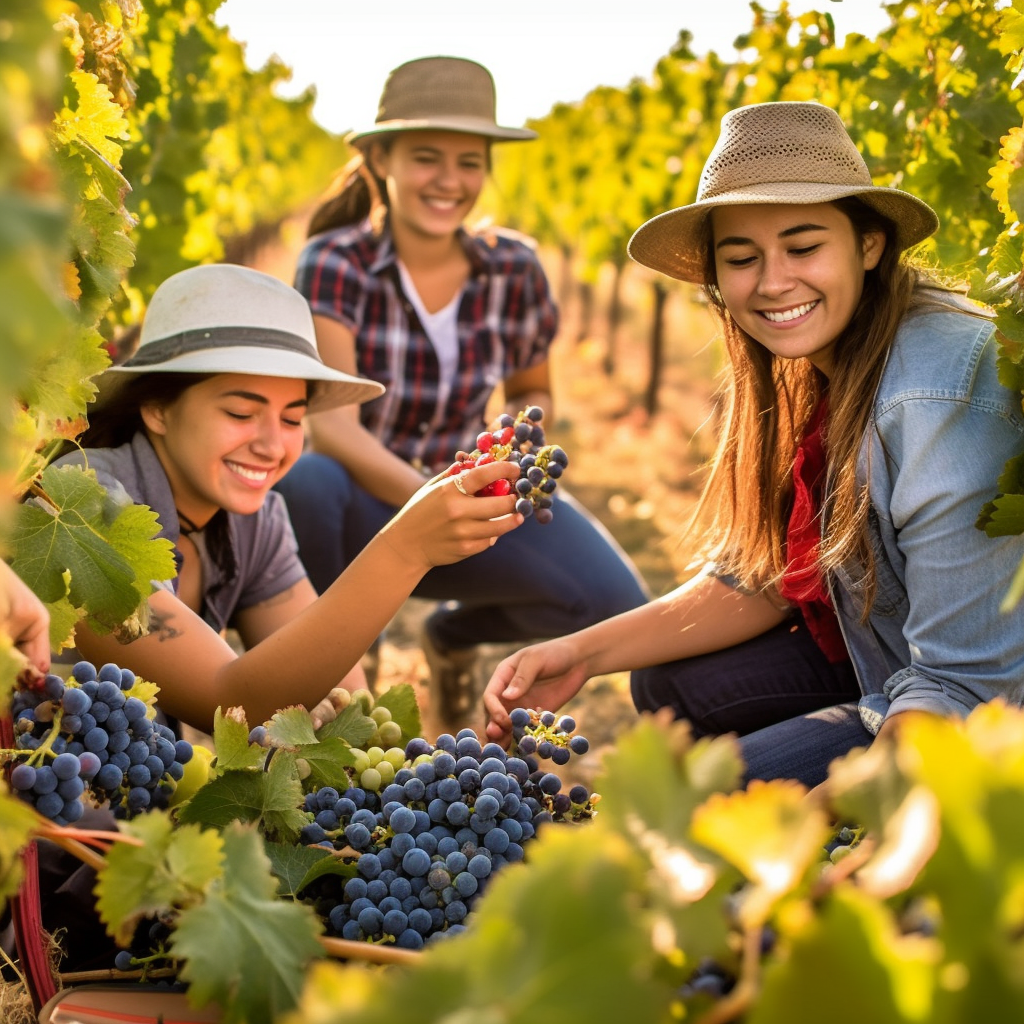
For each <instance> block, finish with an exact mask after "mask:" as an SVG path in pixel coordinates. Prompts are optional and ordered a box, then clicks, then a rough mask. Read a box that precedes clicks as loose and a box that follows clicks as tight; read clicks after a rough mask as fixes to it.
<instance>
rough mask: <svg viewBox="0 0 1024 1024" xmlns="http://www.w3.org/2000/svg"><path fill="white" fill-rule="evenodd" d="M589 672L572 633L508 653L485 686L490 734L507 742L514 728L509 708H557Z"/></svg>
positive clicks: (575, 689) (491, 737)
mask: <svg viewBox="0 0 1024 1024" xmlns="http://www.w3.org/2000/svg"><path fill="white" fill-rule="evenodd" d="M589 675H590V673H589V671H588V669H587V664H586V660H585V659H584V657H583V655H582V653H581V652H580V650H579V648H578V645H577V643H576V642H575V640H574V638H573V637H572V636H566V637H559V638H558V639H555V640H546V641H544V642H543V643H539V644H534V645H532V646H531V647H524V648H523V649H522V650H521V651H516V653H515V654H512V655H509V657H507V658H505V660H504V661H502V662H500V663H499V665H498V667H497V668H496V669H495V670H494V674H493V675H492V676H491V679H490V681H489V682H488V684H487V688H486V689H485V690H484V707H485V709H486V711H487V718H488V721H487V729H486V731H487V737H488V739H490V740H493V741H495V742H497V743H505V742H506V741H507V740H508V737H509V736H510V735H511V732H512V723H511V721H510V719H509V712H510V711H511V710H512V709H513V708H516V707H540V708H545V709H548V710H550V711H557V710H558V709H559V708H560V707H561V706H562V705H563V704H564V703H565V702H566V701H567V700H569V699H570V698H571V697H574V696H575V695H576V694H577V692H579V689H580V687H581V686H582V685H583V684H584V683H585V682H586V681H587V679H588V677H589Z"/></svg>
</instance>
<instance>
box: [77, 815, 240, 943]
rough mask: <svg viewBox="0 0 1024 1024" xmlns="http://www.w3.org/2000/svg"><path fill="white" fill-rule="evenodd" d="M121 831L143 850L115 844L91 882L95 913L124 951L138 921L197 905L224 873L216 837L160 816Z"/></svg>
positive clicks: (137, 820)
mask: <svg viewBox="0 0 1024 1024" xmlns="http://www.w3.org/2000/svg"><path fill="white" fill-rule="evenodd" d="M120 827H121V830H122V831H124V832H126V833H128V834H129V835H133V836H135V837H136V838H138V839H141V840H143V842H144V844H145V845H144V846H141V847H139V846H130V845H128V844H127V843H115V844H114V846H113V848H112V849H111V851H110V853H109V854H107V857H106V863H105V864H104V866H103V868H102V869H101V870H100V872H99V874H98V877H97V880H96V897H97V899H96V910H97V913H98V914H99V916H100V920H101V921H102V922H103V923H104V924H105V925H106V926H107V930H108V931H109V932H110V934H111V935H113V936H114V938H115V939H116V940H117V942H118V943H119V944H120V945H122V946H127V945H128V943H129V941H130V940H131V937H132V934H133V932H134V930H135V925H136V924H137V923H138V921H139V920H140V919H141V918H142V917H145V916H146V915H149V914H153V913H156V912H157V911H161V910H168V909H171V908H181V907H187V906H189V905H190V904H192V903H194V902H196V901H197V900H200V899H201V898H202V895H203V893H204V892H206V891H207V890H208V889H209V887H210V885H211V883H213V882H214V881H215V880H217V879H219V878H220V877H221V875H222V874H223V871H224V850H223V843H222V841H221V839H220V836H219V835H218V834H217V833H216V832H214V831H210V830H207V831H201V830H200V829H198V828H195V827H194V826H190V825H185V826H182V827H179V828H175V827H174V826H173V825H172V822H171V819H170V817H169V816H168V815H167V814H165V813H163V812H160V811H149V812H147V813H146V814H143V815H140V816H139V817H137V818H135V819H134V820H133V821H131V822H126V823H122V824H121V826H120Z"/></svg>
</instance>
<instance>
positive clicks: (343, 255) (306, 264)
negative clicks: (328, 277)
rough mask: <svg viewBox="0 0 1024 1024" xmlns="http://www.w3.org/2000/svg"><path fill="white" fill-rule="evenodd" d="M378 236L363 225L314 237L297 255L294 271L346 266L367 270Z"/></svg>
mask: <svg viewBox="0 0 1024 1024" xmlns="http://www.w3.org/2000/svg"><path fill="white" fill-rule="evenodd" d="M381 242H382V236H380V235H376V234H374V232H373V231H372V230H371V229H370V227H369V224H368V223H367V222H365V221H364V222H362V223H360V224H348V225H346V226H345V227H341V228H333V229H332V230H330V231H323V232H321V233H320V234H319V235H314V236H313V237H312V238H310V239H308V240H307V241H306V244H305V245H304V246H303V247H302V251H301V252H300V253H299V259H298V272H299V274H300V275H301V274H302V272H303V271H304V270H307V269H310V268H315V267H318V266H331V265H337V264H339V263H347V264H349V265H353V266H358V267H367V266H369V265H370V264H371V263H373V261H374V260H375V259H376V257H377V254H378V252H379V251H380V247H381Z"/></svg>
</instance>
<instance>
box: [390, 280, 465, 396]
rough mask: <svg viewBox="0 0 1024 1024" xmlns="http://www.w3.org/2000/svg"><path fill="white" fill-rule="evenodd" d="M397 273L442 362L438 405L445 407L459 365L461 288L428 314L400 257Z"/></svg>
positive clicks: (440, 363) (440, 365) (439, 363)
mask: <svg viewBox="0 0 1024 1024" xmlns="http://www.w3.org/2000/svg"><path fill="white" fill-rule="evenodd" d="M398 274H399V277H400V278H401V281H402V289H403V291H404V292H405V294H406V296H407V297H408V299H409V301H410V302H411V303H412V305H413V308H414V309H415V310H416V315H417V316H418V317H419V318H420V323H421V324H422V325H423V329H424V331H426V334H427V337H428V338H429V339H430V343H431V344H432V345H433V346H434V352H435V353H436V354H437V362H438V365H439V368H440V370H439V374H440V376H439V386H438V396H437V397H438V402H437V405H438V408H439V409H442V408H444V406H445V405H447V404H448V396H449V394H450V393H451V390H452V385H453V384H454V382H455V371H456V370H457V369H458V365H459V325H458V316H459V301H460V300H461V299H462V289H461V288H460V289H459V290H458V291H457V292H456V293H455V295H454V296H452V300H451V302H449V303H448V305H446V306H444V307H443V308H441V309H439V310H438V311H437V312H436V313H428V312H427V308H426V306H424V305H423V299H421V298H420V293H419V292H418V291H417V290H416V285H415V284H414V283H413V280H412V277H411V276H410V274H409V271H408V270H406V268H405V264H403V263H402V261H401V260H398Z"/></svg>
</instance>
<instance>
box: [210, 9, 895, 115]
mask: <svg viewBox="0 0 1024 1024" xmlns="http://www.w3.org/2000/svg"><path fill="white" fill-rule="evenodd" d="M761 3H762V6H763V7H764V8H766V9H772V0H761ZM814 9H817V10H827V11H828V12H829V13H831V15H832V17H833V19H834V20H835V25H836V33H837V36H838V38H839V40H840V42H841V41H842V40H843V39H844V38H845V36H846V35H847V33H850V32H860V33H862V34H863V35H866V36H871V37H874V36H875V35H877V34H878V32H879V31H881V30H882V29H883V28H885V27H886V26H887V25H888V24H889V18H888V16H887V15H886V13H885V11H884V9H883V8H882V5H881V2H880V0H790V4H789V10H790V13H791V14H800V13H803V12H804V11H808V10H814ZM752 20H753V15H752V13H751V10H750V3H749V0H615V2H612V0H433V2H430V0H226V2H225V3H224V4H223V6H222V7H221V8H220V10H219V11H218V13H217V21H218V22H219V23H220V24H223V25H227V26H228V27H229V28H230V30H231V34H232V35H233V36H234V37H235V38H236V39H238V40H239V41H240V42H244V43H245V44H246V59H247V62H248V63H249V65H250V66H251V67H253V68H258V67H261V66H262V65H263V64H264V63H265V62H266V60H267V58H268V57H269V56H270V55H271V54H272V53H277V55H278V56H279V57H280V58H281V60H283V61H284V63H285V64H287V65H288V66H289V67H290V68H291V69H292V71H293V78H292V81H291V82H290V83H289V84H288V87H287V88H286V89H284V90H282V91H283V92H284V93H285V94H286V95H294V94H296V93H298V92H301V91H302V90H303V89H305V88H306V87H307V86H309V85H315V86H316V89H317V96H318V99H317V103H316V107H315V108H314V114H315V116H316V117H317V119H318V120H319V121H320V122H321V124H323V125H324V127H326V128H328V129H330V130H331V131H335V132H342V131H346V130H348V129H349V128H355V127H364V126H369V125H370V124H371V123H372V122H373V119H374V116H375V114H376V111H377V100H378V97H379V95H380V90H381V87H382V86H383V84H384V79H385V78H386V77H387V73H388V72H389V71H390V70H391V69H392V68H393V67H395V66H397V65H398V64H401V63H403V62H404V61H407V60H411V59H413V58H415V57H426V56H431V55H433V54H445V55H449V56H455V57H470V58H472V59H473V60H477V61H479V62H480V63H481V64H484V65H486V66H487V67H488V68H489V69H490V71H491V73H492V74H493V75H494V78H495V81H496V83H497V92H498V120H499V122H500V123H502V124H507V125H515V126H518V125H521V124H522V123H523V122H524V121H525V120H526V119H527V118H528V117H543V116H544V115H545V114H546V113H547V112H548V111H549V110H550V109H551V107H552V106H553V105H554V104H555V103H558V102H570V103H571V102H573V101H575V100H579V99H582V98H583V96H585V95H586V94H587V93H588V92H589V91H590V90H591V89H593V88H595V87H596V86H598V85H611V86H624V85H626V84H627V83H628V82H629V81H630V79H631V78H635V77H640V78H647V77H649V76H650V74H651V72H652V71H653V69H654V65H655V64H656V63H657V61H658V59H659V58H660V57H662V56H664V55H665V54H666V53H667V52H668V50H669V49H670V48H671V47H672V45H673V44H674V43H675V40H676V38H677V36H678V34H679V30H680V29H682V28H688V29H689V30H690V31H691V32H692V33H693V36H694V40H693V47H694V50H695V51H696V52H697V53H698V54H700V53H705V52H707V51H708V50H715V51H717V52H718V53H719V54H720V55H721V56H723V57H725V58H726V59H728V58H730V57H731V56H732V55H733V53H734V52H735V51H734V49H733V45H732V43H733V40H734V39H735V38H736V36H737V35H739V34H740V33H741V32H744V31H745V30H746V29H747V28H748V27H749V26H750V24H751V21H752Z"/></svg>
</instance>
